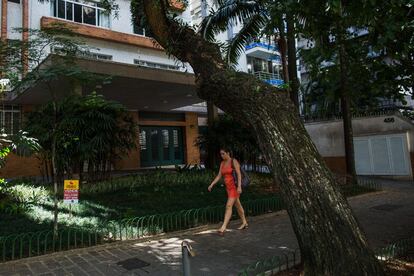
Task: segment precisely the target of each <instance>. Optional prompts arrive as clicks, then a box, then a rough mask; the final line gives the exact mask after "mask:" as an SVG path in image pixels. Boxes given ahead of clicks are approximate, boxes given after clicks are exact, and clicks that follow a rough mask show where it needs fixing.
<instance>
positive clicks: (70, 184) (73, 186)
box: [61, 180, 79, 190]
mask: <svg viewBox="0 0 414 276" xmlns="http://www.w3.org/2000/svg"><path fill="white" fill-rule="evenodd" d="M61 183H62V182H61ZM64 189H65V190H79V180H65V182H64Z"/></svg>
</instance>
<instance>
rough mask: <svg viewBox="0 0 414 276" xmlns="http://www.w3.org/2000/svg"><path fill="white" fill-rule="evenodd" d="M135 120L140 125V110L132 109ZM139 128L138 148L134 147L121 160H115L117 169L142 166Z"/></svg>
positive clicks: (131, 168)
mask: <svg viewBox="0 0 414 276" xmlns="http://www.w3.org/2000/svg"><path fill="white" fill-rule="evenodd" d="M130 115H131V116H132V118H133V120H134V122H135V124H136V125H138V120H139V119H138V112H137V111H132V112H130ZM138 133H139V130H138V132H137V141H136V142H137V148H135V149H133V150H132V151H130V152H129V153H128V155H126V156H124V157H123V158H122V159H121V160H117V161H116V162H115V169H116V170H137V169H139V168H140V166H141V157H140V149H139V142H138V141H139V140H138V139H139V137H138Z"/></svg>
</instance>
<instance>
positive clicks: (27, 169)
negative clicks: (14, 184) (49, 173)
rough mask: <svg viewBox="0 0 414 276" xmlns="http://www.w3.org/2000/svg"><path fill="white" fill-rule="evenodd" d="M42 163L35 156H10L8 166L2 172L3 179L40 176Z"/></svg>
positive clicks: (0, 172) (0, 174) (0, 175)
mask: <svg viewBox="0 0 414 276" xmlns="http://www.w3.org/2000/svg"><path fill="white" fill-rule="evenodd" d="M40 168H41V162H40V160H39V159H38V158H36V157H35V156H31V157H20V156H17V155H15V154H10V155H9V156H7V158H6V165H5V166H4V167H3V168H2V169H1V170H0V177H1V178H15V177H30V176H40V175H41V173H40Z"/></svg>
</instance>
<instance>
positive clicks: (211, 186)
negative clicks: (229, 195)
mask: <svg viewBox="0 0 414 276" xmlns="http://www.w3.org/2000/svg"><path fill="white" fill-rule="evenodd" d="M213 187H214V185H213V184H210V186H208V188H207V189H208V191H209V192H211V190H212V189H213Z"/></svg>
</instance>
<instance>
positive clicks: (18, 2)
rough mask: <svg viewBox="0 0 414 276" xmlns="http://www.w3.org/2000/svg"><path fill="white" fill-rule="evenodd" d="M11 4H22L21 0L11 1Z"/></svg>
mask: <svg viewBox="0 0 414 276" xmlns="http://www.w3.org/2000/svg"><path fill="white" fill-rule="evenodd" d="M9 2H12V3H16V4H20V0H9Z"/></svg>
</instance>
